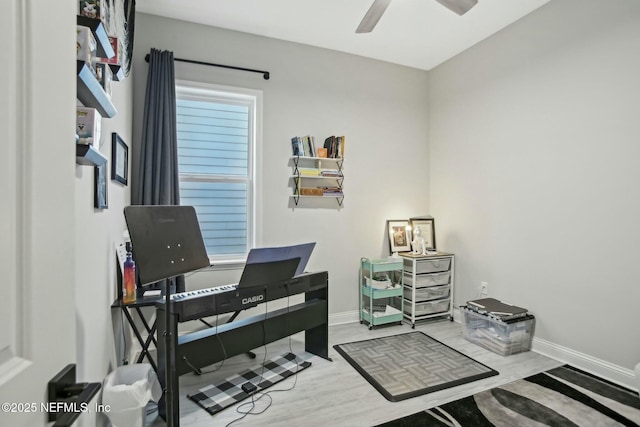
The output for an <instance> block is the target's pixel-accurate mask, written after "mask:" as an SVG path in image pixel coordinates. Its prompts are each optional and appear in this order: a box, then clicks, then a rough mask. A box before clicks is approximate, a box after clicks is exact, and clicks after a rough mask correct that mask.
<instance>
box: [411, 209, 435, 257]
mask: <svg viewBox="0 0 640 427" xmlns="http://www.w3.org/2000/svg"><path fill="white" fill-rule="evenodd" d="M409 223H410V225H411V231H412V232H415V230H416V228H418V227H420V231H422V236H423V237H424V244H425V247H426V249H427V250H428V251H435V250H436V224H435V220H434V219H433V217H425V216H423V217H416V218H409Z"/></svg>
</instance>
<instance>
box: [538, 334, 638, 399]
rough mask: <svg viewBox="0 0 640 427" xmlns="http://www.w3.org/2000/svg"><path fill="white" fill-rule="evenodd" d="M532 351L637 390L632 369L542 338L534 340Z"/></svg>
mask: <svg viewBox="0 0 640 427" xmlns="http://www.w3.org/2000/svg"><path fill="white" fill-rule="evenodd" d="M531 349H532V350H533V351H535V352H536V353H540V354H542V355H544V356H547V357H551V358H552V359H556V360H559V361H561V362H564V363H567V364H569V365H571V366H573V367H576V368H578V369H582V370H583V371H586V372H589V373H591V374H594V375H597V376H599V377H601V378H604V379H606V380H609V381H611V382H614V383H616V384H619V385H621V386H624V387H627V388H630V389H632V390H637V388H636V387H637V386H636V380H635V374H634V372H633V370H631V369H626V368H623V367H621V366H618V365H614V364H613V363H609V362H607V361H604V360H601V359H598V358H595V357H593V356H589V355H588V354H584V353H580V352H579V351H575V350H572V349H570V348H567V347H563V346H561V345H558V344H554V343H552V342H549V341H547V340H543V339H541V338H533V342H532V345H531Z"/></svg>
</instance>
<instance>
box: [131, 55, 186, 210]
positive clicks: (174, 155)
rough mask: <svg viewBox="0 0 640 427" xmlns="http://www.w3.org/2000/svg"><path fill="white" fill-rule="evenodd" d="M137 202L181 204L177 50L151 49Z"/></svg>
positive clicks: (135, 199) (142, 203) (133, 199)
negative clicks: (175, 67) (176, 75)
mask: <svg viewBox="0 0 640 427" xmlns="http://www.w3.org/2000/svg"><path fill="white" fill-rule="evenodd" d="M136 178H137V181H138V182H137V186H136V187H137V188H136V192H135V194H134V195H132V200H131V203H132V204H134V205H177V204H180V190H179V178H178V136H177V132H176V89H175V70H174V63H173V52H169V51H159V50H156V49H151V52H150V54H149V72H148V74H147V92H146V95H145V102H144V116H143V123H142V140H141V141H140V165H139V167H138V174H137V177H136Z"/></svg>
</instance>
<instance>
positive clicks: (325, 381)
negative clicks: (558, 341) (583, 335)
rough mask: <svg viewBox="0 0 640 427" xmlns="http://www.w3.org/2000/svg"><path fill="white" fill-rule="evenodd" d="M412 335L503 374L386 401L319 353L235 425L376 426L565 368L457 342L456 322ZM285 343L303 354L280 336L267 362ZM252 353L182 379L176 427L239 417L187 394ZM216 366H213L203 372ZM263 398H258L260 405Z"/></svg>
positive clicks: (344, 336) (340, 334) (358, 331)
mask: <svg viewBox="0 0 640 427" xmlns="http://www.w3.org/2000/svg"><path fill="white" fill-rule="evenodd" d="M416 330H419V331H422V332H424V333H426V334H428V335H430V336H432V337H433V338H435V339H437V340H439V341H441V342H443V343H444V344H447V345H448V346H450V347H453V348H454V349H456V350H458V351H460V352H462V353H464V354H466V355H468V356H470V357H472V358H474V359H475V360H477V361H479V362H481V363H484V364H485V365H488V366H490V367H491V368H493V369H495V370H497V371H498V372H500V375H497V376H493V377H490V378H487V379H484V380H480V381H476V382H472V383H469V384H465V385H461V386H458V387H454V388H450V389H446V390H441V391H438V392H434V393H429V394H426V395H423V396H419V397H415V398H413V399H407V400H403V401H401V402H389V401H387V400H386V399H385V398H384V397H383V396H382V395H381V394H380V393H379V392H378V391H377V390H375V389H374V388H373V387H372V386H371V385H370V384H369V383H368V382H367V381H366V380H365V379H364V378H363V377H362V376H360V374H358V372H356V370H355V369H353V368H352V367H351V365H349V364H348V363H347V362H346V361H345V360H344V359H343V358H342V357H341V356H340V355H339V354H338V353H337V352H336V351H335V349H333V347H331V348H330V350H329V356H330V357H331V358H332V359H333V361H332V362H330V361H327V360H325V359H322V358H320V357H316V356H313V357H311V359H310V361H311V362H312V365H311V366H310V367H309V368H307V369H306V370H304V371H302V372H300V373H299V374H298V377H297V381H296V383H295V387H294V388H293V389H292V390H290V391H283V392H277V393H272V394H271V397H272V400H273V401H272V404H271V406H270V407H269V408H268V409H267V410H266V411H265V412H264V413H262V414H260V415H248V416H246V417H245V418H244V419H242V420H239V421H237V422H234V423H233V424H232V426H234V427H235V426H269V427H274V426H311V427H313V426H322V427H324V426H349V427H358V426H373V425H376V424H379V423H383V422H386V421H390V420H393V419H396V418H399V417H402V416H405V415H409V414H412V413H415V412H418V411H421V410H424V409H427V408H430V407H433V406H436V405H440V404H443V403H446V402H450V401H452V400H456V399H459V398H461V397H465V396H469V395H471V394H473V393H476V392H478V391H482V390H486V389H489V388H492V387H495V386H497V385H500V384H505V383H508V382H511V381H514V380H516V379H519V378H524V377H527V376H529V375H532V374H535V373H538V372H542V371H546V370H548V369H551V368H554V367H557V366H560V365H562V363H561V362H558V361H556V360H553V359H550V358H548V357H545V356H542V355H540V354H537V353H534V352H531V351H529V352H525V353H520V354H515V355H512V356H508V357H503V356H500V355H497V354H494V353H492V352H490V351H488V350H484V349H483V348H481V347H478V346H476V345H475V344H473V343H470V342H468V341H466V340H465V339H464V338H463V337H462V332H461V325H460V324H459V323H457V322H450V321H448V320H440V321H431V322H423V323H421V324H418V325H416ZM411 331H412V329H411V327H410V326H409V325H404V324H403V325H402V326H398V325H394V326H386V327H385V326H383V327H378V328H376V329H374V330H373V331H369V329H368V328H367V327H365V326H363V325H361V324H359V323H352V324H347V325H339V326H332V327H330V328H329V341H330V346H333V345H334V344H341V343H347V342H352V341H358V340H364V339H368V338H375V337H381V336H387V335H395V334H400V333H407V332H411ZM290 343H291V344H290ZM289 345H291V347H292V349H293V352H294V353H296V354H299V355H302V354H304V335H303V334H297V335H294V336H293V337H292V339H291V341H289V339H284V340H281V341H278V342H275V343H272V344H269V345H267V347H266V354H267V356H266V358H267V359H271V358H274V357H276V356H279V355H281V354H284V353H286V352H287V351H289ZM255 353H256V354H257V358H256V359H255V360H251V359H249V358H248V357H247V356H244V355H241V356H236V357H233V358H230V359H228V360H227V361H225V363H224V364H223V365H222V367H221V368H220V369H218V370H217V371H216V372H213V373H207V374H204V375H202V376H195V375H192V374H187V375H184V376H182V377H180V420H181V421H180V425H181V426H182V427H204V426H226V425H227V424H228V423H230V422H231V421H233V420H234V419H236V418H239V417H240V416H241V415H240V414H239V413H238V412H236V407H235V406H234V407H229V408H227V409H225V410H223V411H222V412H220V413H218V414H216V415H214V416H211V415H209V414H208V413H207V412H206V411H204V410H203V409H201V408H200V407H198V406H197V405H195V404H194V403H193V402H191V401H190V400H188V399H187V398H186V394H188V393H194V392H196V391H197V390H198V389H199V388H200V387H203V386H205V385H208V384H212V383H215V382H217V381H220V380H221V379H224V378H226V377H229V376H232V375H233V374H235V373H238V372H240V371H242V370H244V369H248V368H252V367H255V366H257V364H259V363H260V362H261V361H262V360H263V358H264V355H265V350H264V348H260V349H256V351H255ZM214 368H215V367H214V366H211V367H208V368H207V369H204V371H205V372H207V371H210V370H212V369H214ZM293 384H294V380H293V378H288V379H287V380H285V381H283V382H280V383H278V384H276V385H274V386H272V387H271V389H272V390H278V389H288V388H290V387H291V386H292V385H293ZM267 400H268V399H266V398H265V399H262V401H265V402H266V401H267ZM262 401H260V402H258V403H257V404H256V408H255V409H254V411H256V412H259V411H260V410H262V409H264V407H265V406H266V405H265V404H263V403H262ZM245 409H246V408H245ZM164 425H165V423H164V421H163V420H162V419H161V418H160V417H158V416H157V412H154V413H152V414H150V415H149V416H148V418H147V426H152V427H161V426H164Z"/></svg>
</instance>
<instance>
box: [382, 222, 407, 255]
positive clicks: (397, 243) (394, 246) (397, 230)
mask: <svg viewBox="0 0 640 427" xmlns="http://www.w3.org/2000/svg"><path fill="white" fill-rule="evenodd" d="M408 226H409V221H407V220H406V219H402V220H387V233H388V234H389V249H390V250H391V253H394V252H408V251H410V250H411V238H410V235H409V229H408Z"/></svg>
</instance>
